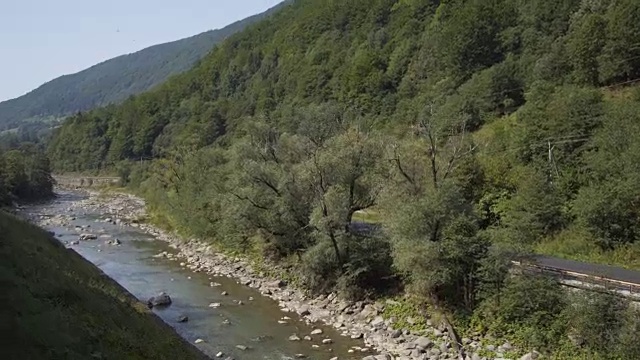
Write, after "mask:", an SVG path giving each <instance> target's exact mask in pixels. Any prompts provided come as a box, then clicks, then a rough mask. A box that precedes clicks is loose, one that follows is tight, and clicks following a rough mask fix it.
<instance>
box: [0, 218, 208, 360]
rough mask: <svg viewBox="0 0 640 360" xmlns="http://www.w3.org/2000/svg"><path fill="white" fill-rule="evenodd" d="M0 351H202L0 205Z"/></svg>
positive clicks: (67, 355)
mask: <svg viewBox="0 0 640 360" xmlns="http://www.w3.org/2000/svg"><path fill="white" fill-rule="evenodd" d="M0 284H1V288H2V291H0V324H1V325H0V328H1V329H2V333H3V334H4V335H3V343H4V344H5V345H4V346H3V349H2V354H3V355H2V358H3V359H8V360H9V359H69V360H71V359H82V360H85V359H118V360H120V359H205V358H206V357H205V356H204V355H203V354H201V353H200V352H199V351H198V350H197V349H196V348H194V347H192V346H191V345H189V344H188V343H187V342H185V341H184V340H183V339H181V338H180V337H179V336H178V335H177V334H176V333H175V332H174V330H173V329H171V327H169V326H168V325H167V324H165V323H163V322H162V321H161V320H160V319H159V318H157V317H155V316H154V315H153V314H152V313H151V312H150V310H148V309H147V308H146V306H145V305H144V304H142V303H141V302H139V301H137V300H136V299H135V298H134V297H133V296H132V295H131V294H129V293H128V292H126V290H124V289H123V288H122V287H120V286H119V285H118V284H117V283H115V282H114V281H113V280H111V279H110V278H108V277H107V276H106V275H104V274H103V273H102V272H101V271H100V270H99V269H98V268H96V267H95V266H94V265H92V264H91V263H89V262H87V261H86V260H84V259H83V258H82V257H80V256H79V255H77V254H76V253H75V252H73V251H70V250H66V249H65V248H64V246H62V245H61V244H60V243H58V242H57V241H56V240H54V239H53V238H52V237H51V236H49V235H48V234H47V233H46V232H45V231H43V230H41V229H39V228H37V227H35V226H33V225H30V224H27V223H25V222H24V221H22V220H19V219H17V218H16V217H14V216H12V215H9V214H7V213H5V212H3V211H1V210H0Z"/></svg>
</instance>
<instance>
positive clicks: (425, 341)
mask: <svg viewBox="0 0 640 360" xmlns="http://www.w3.org/2000/svg"><path fill="white" fill-rule="evenodd" d="M413 343H414V344H415V346H416V347H418V348H420V349H422V350H427V349H429V348H431V347H433V341H432V340H431V339H429V338H428V337H424V336H421V337H419V338H417V339H416V340H415V341H414V342H413Z"/></svg>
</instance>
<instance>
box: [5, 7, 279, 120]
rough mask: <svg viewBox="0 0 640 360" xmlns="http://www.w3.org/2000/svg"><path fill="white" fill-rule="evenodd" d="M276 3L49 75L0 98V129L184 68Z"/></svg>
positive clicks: (92, 102) (121, 95)
mask: <svg viewBox="0 0 640 360" xmlns="http://www.w3.org/2000/svg"><path fill="white" fill-rule="evenodd" d="M280 6H281V5H278V6H275V7H273V8H271V9H269V10H267V11H265V12H263V13H260V14H257V15H254V16H251V17H248V18H246V19H244V20H240V21H237V22H235V23H233V24H231V25H228V26H226V27H224V28H222V29H217V30H211V31H207V32H204V33H202V34H198V35H195V36H192V37H189V38H185V39H182V40H177V41H173V42H169V43H165V44H160V45H155V46H151V47H149V48H146V49H143V50H140V51H138V52H135V53H132V54H127V55H122V56H118V57H116V58H113V59H110V60H107V61H104V62H102V63H100V64H97V65H94V66H92V67H90V68H88V69H86V70H83V71H80V72H78V73H75V74H71V75H64V76H61V77H59V78H56V79H54V80H51V81H49V82H47V83H45V84H44V85H42V86H40V87H38V88H37V89H35V90H33V91H31V92H29V93H27V94H25V95H23V96H20V97H18V98H15V99H12V100H7V101H4V102H1V103H0V131H2V130H6V129H11V128H14V127H17V126H19V125H20V124H21V123H23V122H24V121H25V120H39V121H44V120H54V119H56V118H59V117H62V116H65V115H69V114H72V113H75V112H78V111H85V110H89V109H92V108H95V107H97V106H101V105H106V104H110V103H117V102H120V101H122V100H124V99H126V98H127V97H129V96H131V95H133V94H137V93H140V92H143V91H145V90H148V89H150V88H152V87H153V86H155V85H157V84H159V83H161V82H163V81H165V80H166V79H167V78H168V77H170V76H171V75H175V74H178V73H181V72H183V71H186V70H188V69H190V68H191V67H192V66H193V65H194V64H195V63H196V62H197V61H198V60H199V59H201V58H202V57H203V56H205V55H206V54H207V53H208V52H209V51H210V50H211V49H212V48H213V46H215V45H216V44H218V43H219V42H221V41H222V40H224V39H226V38H227V37H228V36H229V35H232V34H234V33H236V32H238V31H241V30H243V29H244V28H245V27H246V26H247V25H250V24H252V23H255V22H257V21H259V20H260V19H262V18H264V17H265V16H268V15H269V14H271V13H272V12H274V11H276V10H277V9H278V8H279V7H280ZM30 122H31V121H30Z"/></svg>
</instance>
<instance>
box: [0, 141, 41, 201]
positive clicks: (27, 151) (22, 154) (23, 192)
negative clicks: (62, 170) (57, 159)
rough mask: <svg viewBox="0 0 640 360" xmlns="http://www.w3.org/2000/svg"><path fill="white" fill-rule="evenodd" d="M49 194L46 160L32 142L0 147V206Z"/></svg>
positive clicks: (32, 199) (33, 199)
mask: <svg viewBox="0 0 640 360" xmlns="http://www.w3.org/2000/svg"><path fill="white" fill-rule="evenodd" d="M51 196H53V178H52V177H51V170H50V168H49V159H48V158H47V156H46V155H45V154H44V153H43V152H42V150H41V149H38V148H37V147H36V146H35V145H33V144H27V143H24V144H21V145H20V146H19V147H18V148H13V149H1V148H0V207H2V206H5V205H11V204H12V203H14V202H20V201H36V200H43V199H47V198H49V197H51Z"/></svg>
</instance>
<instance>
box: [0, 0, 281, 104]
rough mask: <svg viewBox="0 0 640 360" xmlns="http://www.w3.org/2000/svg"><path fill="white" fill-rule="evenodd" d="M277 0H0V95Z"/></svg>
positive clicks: (13, 94) (221, 22) (233, 18)
mask: <svg viewBox="0 0 640 360" xmlns="http://www.w3.org/2000/svg"><path fill="white" fill-rule="evenodd" d="M279 2H280V0H0V54H1V55H0V101H3V100H7V99H10V98H14V97H18V96H20V95H22V94H24V93H26V92H28V91H30V90H32V89H34V88H36V87H38V86H40V85H41V84H43V83H44V82H46V81H49V80H52V79H54V78H56V77H58V76H60V75H64V74H71V73H74V72H77V71H80V70H82V69H85V68H87V67H89V66H91V65H94V64H96V63H99V62H101V61H104V60H107V59H110V58H112V57H115V56H118V55H122V54H127V53H131V52H135V51H137V50H141V49H143V48H145V47H148V46H151V45H155V44H159V43H163V42H167V41H172V40H177V39H181V38H184V37H188V36H191V35H195V34H198V33H201V32H204V31H207V30H211V29H219V28H221V27H224V26H225V25H228V24H230V23H232V22H234V21H236V20H240V19H244V18H246V17H248V16H251V15H253V14H257V13H259V12H262V11H264V10H266V9H268V8H270V7H272V6H274V5H276V4H277V3H279Z"/></svg>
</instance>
